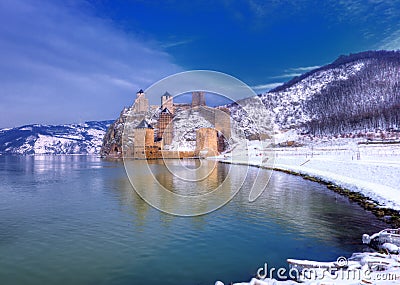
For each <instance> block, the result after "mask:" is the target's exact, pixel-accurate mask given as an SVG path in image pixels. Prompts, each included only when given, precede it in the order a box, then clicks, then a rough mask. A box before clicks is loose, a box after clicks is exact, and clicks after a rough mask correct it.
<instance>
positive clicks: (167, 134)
mask: <svg viewBox="0 0 400 285" xmlns="http://www.w3.org/2000/svg"><path fill="white" fill-rule="evenodd" d="M172 119H173V114H172V113H171V112H170V111H169V109H168V108H164V109H163V110H162V111H161V113H160V117H159V119H158V132H157V138H158V139H162V140H163V144H164V145H169V144H171V143H172V139H173V135H174V134H173V122H172Z"/></svg>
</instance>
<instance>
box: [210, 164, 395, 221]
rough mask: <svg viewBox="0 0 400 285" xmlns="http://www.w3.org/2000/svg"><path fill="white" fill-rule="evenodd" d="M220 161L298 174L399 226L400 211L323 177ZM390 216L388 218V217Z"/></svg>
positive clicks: (269, 168) (282, 169) (263, 167)
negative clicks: (383, 205)
mask: <svg viewBox="0 0 400 285" xmlns="http://www.w3.org/2000/svg"><path fill="white" fill-rule="evenodd" d="M217 161H218V162H220V163H226V164H234V165H246V166H252V167H257V168H261V169H266V170H273V171H279V172H283V173H286V174H290V175H295V176H300V177H302V178H303V179H305V180H309V181H313V182H316V183H319V184H322V185H325V186H326V187H327V188H328V189H329V190H332V191H334V192H335V193H338V194H340V195H342V196H345V197H347V198H348V199H349V200H350V201H352V202H355V203H357V204H358V205H359V206H361V207H362V208H363V209H364V210H366V211H369V212H372V213H373V214H374V215H375V216H376V217H377V218H379V219H381V220H382V221H384V222H386V223H387V224H388V225H390V226H393V227H394V228H400V211H397V210H395V209H392V208H386V207H382V206H381V205H379V202H377V201H374V200H373V199H371V198H369V197H367V196H365V195H363V194H362V193H359V192H355V191H352V190H349V189H346V188H343V187H341V186H339V185H337V184H335V183H333V182H331V181H327V180H325V179H321V178H319V177H317V176H312V175H308V174H304V173H301V172H296V171H292V170H288V169H284V168H278V167H268V166H263V165H255V164H251V163H250V164H246V163H244V162H228V161H226V160H217ZM389 217H390V218H389Z"/></svg>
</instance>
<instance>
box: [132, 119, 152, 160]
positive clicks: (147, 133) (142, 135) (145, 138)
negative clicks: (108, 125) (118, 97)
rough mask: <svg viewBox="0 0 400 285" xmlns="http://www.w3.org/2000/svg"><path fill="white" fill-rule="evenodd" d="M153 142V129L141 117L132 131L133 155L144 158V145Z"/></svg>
mask: <svg viewBox="0 0 400 285" xmlns="http://www.w3.org/2000/svg"><path fill="white" fill-rule="evenodd" d="M153 144H154V129H153V127H152V126H151V125H150V124H149V123H148V122H147V121H146V120H145V119H143V120H142V121H141V122H140V123H139V125H137V127H136V128H135V130H134V131H133V157H134V158H141V159H145V158H146V147H149V146H153Z"/></svg>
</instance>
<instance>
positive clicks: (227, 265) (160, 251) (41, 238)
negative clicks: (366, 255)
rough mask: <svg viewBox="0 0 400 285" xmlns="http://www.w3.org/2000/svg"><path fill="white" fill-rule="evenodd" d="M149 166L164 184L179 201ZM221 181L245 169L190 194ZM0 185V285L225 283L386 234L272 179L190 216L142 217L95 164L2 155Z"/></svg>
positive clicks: (326, 193)
mask: <svg viewBox="0 0 400 285" xmlns="http://www.w3.org/2000/svg"><path fill="white" fill-rule="evenodd" d="M141 163H142V162H137V169H138V171H140V167H142V165H141ZM179 163H180V162H179V161H177V164H179ZM186 163H187V164H188V165H189V166H190V164H196V163H197V162H195V161H191V162H190V161H189V162H186ZM152 167H154V168H155V169H157V173H158V175H159V176H160V177H161V180H162V181H161V182H162V183H164V184H168V185H170V186H171V187H175V188H176V191H177V192H178V193H179V192H180V191H184V190H185V186H182V185H184V184H180V183H176V182H174V181H173V179H172V178H171V177H168V174H165V173H167V172H166V171H164V170H163V167H162V166H161V165H157V163H155V164H154V165H153V166H152ZM228 170H230V171H233V173H235V172H237V173H240V172H241V171H244V170H247V168H246V167H245V166H233V165H226V164H219V165H218V166H217V169H216V174H215V175H214V176H212V177H210V178H209V179H207V180H205V182H204V183H206V184H202V186H201V187H200V188H199V189H198V191H199V192H201V191H204V187H205V186H204V185H211V186H212V185H214V184H218V183H220V182H219V181H220V180H221V179H222V180H223V179H224V175H225V173H227V172H228ZM256 171H257V169H256V168H250V173H249V175H250V177H251V174H252V172H254V173H256ZM0 181H1V182H0V183H1V184H0V185H1V187H0V284H156V283H158V282H162V284H165V285H168V284H214V282H215V281H216V280H221V281H224V282H225V283H226V284H227V283H228V284H229V282H231V281H246V280H249V279H250V278H251V277H252V276H253V275H254V274H255V272H256V271H257V269H258V268H259V267H261V266H262V265H263V264H264V263H265V262H268V264H269V265H270V266H274V267H279V266H284V265H285V264H286V263H285V260H286V258H301V259H306V258H307V259H316V260H321V261H328V260H335V259H336V258H337V257H338V256H340V255H344V256H349V255H350V254H351V253H352V252H354V251H359V250H364V249H365V248H364V247H363V246H362V245H361V242H360V239H361V235H362V233H364V232H368V233H372V232H375V231H378V230H379V229H381V228H383V227H384V226H385V225H384V224H383V223H382V222H380V221H379V220H377V219H376V218H375V217H374V216H373V215H372V214H370V213H368V212H365V211H364V210H362V209H361V208H360V207H359V206H358V205H357V204H353V203H350V202H348V201H347V199H346V198H342V197H340V196H338V195H337V194H335V193H333V192H331V191H330V190H328V189H327V188H326V187H324V186H322V185H319V184H317V183H314V182H311V181H307V180H303V179H302V178H300V177H297V176H291V175H287V174H284V173H279V172H274V173H273V175H272V177H271V181H270V184H269V185H268V188H267V190H266V191H265V192H264V193H263V194H262V196H261V197H260V198H259V199H258V200H256V201H255V202H253V203H249V202H248V196H249V188H250V186H249V185H250V184H251V183H250V182H249V183H245V184H244V186H243V188H242V189H241V191H240V192H239V193H238V194H237V195H236V196H235V197H234V199H233V200H232V201H231V202H230V203H228V204H227V205H225V206H224V207H222V208H221V209H219V210H217V211H215V212H212V213H210V214H207V215H203V216H198V217H177V216H172V215H168V214H165V213H162V212H160V211H158V210H156V209H154V208H152V207H151V206H149V205H148V204H147V203H145V202H144V201H143V200H142V199H141V198H140V197H139V196H138V195H137V194H136V192H135V191H133V189H132V186H131V184H130V182H129V180H128V178H127V175H126V172H125V169H124V166H123V163H122V162H109V161H103V160H101V159H99V158H96V157H85V156H37V157H15V156H0ZM211 186H210V187H211ZM175 188H174V189H175ZM190 191H192V192H193V191H194V192H196V191H197V190H196V189H193V188H192V189H190Z"/></svg>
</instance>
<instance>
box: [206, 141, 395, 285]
mask: <svg viewBox="0 0 400 285" xmlns="http://www.w3.org/2000/svg"><path fill="white" fill-rule="evenodd" d="M242 147H243V146H242ZM339 148H340V149H339ZM382 148H385V150H386V151H388V150H389V152H388V156H387V157H385V156H384V155H382V153H385V152H382ZM244 150H245V151H243V150H242V152H241V151H240V150H239V151H237V152H236V155H238V154H239V155H238V156H235V155H234V154H224V155H220V156H217V157H212V158H209V159H213V160H216V161H218V162H220V163H226V164H237V165H246V166H252V167H257V168H260V169H265V170H273V171H279V172H283V173H286V174H290V175H295V176H300V177H302V178H303V179H305V180H310V181H313V182H317V183H319V184H322V185H325V186H326V187H327V188H328V189H329V190H331V191H334V192H335V193H338V194H340V195H341V196H345V197H347V198H348V199H349V200H350V201H351V202H353V203H357V204H358V205H359V206H360V207H362V208H363V209H364V210H365V211H369V212H372V213H373V214H374V215H375V216H376V217H377V218H378V219H380V220H382V221H384V222H386V223H387V224H388V226H391V227H392V228H400V203H399V202H398V201H399V200H400V199H390V198H391V196H394V198H396V195H397V196H398V197H400V187H399V185H400V183H399V179H400V178H399V175H397V174H398V173H400V159H399V156H400V148H398V146H396V149H393V146H379V150H378V151H377V149H372V151H371V148H370V146H366V147H365V150H366V151H364V153H363V154H362V155H360V149H359V148H357V149H356V150H352V149H349V148H348V147H344V148H343V146H342V145H341V146H337V148H336V149H332V145H331V146H330V148H329V149H323V148H320V149H315V146H313V147H311V148H309V147H305V148H304V147H302V148H296V149H293V148H290V149H287V148H286V149H282V148H280V149H278V150H277V155H276V157H274V159H273V162H272V163H271V161H270V159H268V152H266V151H264V150H263V148H262V143H261V144H260V143H259V144H257V143H255V144H254V143H253V145H252V144H250V145H247V146H246V147H245V148H244ZM338 150H339V151H338ZM321 152H322V153H321ZM341 152H344V154H345V155H343V153H341ZM270 153H271V152H270ZM270 153H269V155H270ZM366 153H368V155H369V156H367V155H365V154H366ZM386 153H387V152H386ZM382 157H384V159H382ZM269 158H271V155H270V156H269ZM354 158H356V160H355V159H354ZM360 160H361V161H360ZM268 161H270V163H267V162H268ZM371 169H372V171H371ZM352 170H353V171H354V172H352ZM346 172H347V173H346ZM368 174H369V175H368ZM380 181H382V182H383V183H382V184H380V183H379V182H380ZM396 185H397V187H396ZM375 187H376V189H375ZM385 191H387V192H385ZM368 194H372V195H368ZM388 197H389V199H388ZM360 238H361V237H360ZM354 254H356V255H357V254H358V255H362V256H363V259H365V260H367V259H368V258H370V257H371V256H374V254H373V253H371V254H369V253H354ZM354 254H353V255H354ZM392 256H393V255H387V256H383V255H382V257H381V258H382V260H380V262H384V263H385V262H387V259H390V258H391V257H392ZM372 258H375V257H372ZM395 262H397V263H400V257H399V256H398V255H397V257H395ZM317 263H318V262H317ZM396 266H398V265H396ZM383 272H385V273H386V274H391V273H393V274H394V276H396V279H395V280H394V281H388V280H380V279H372V280H374V281H375V282H376V283H375V282H374V283H371V282H369V283H364V282H368V280H367V279H365V280H364V279H362V280H358V281H357V280H350V279H349V280H338V279H335V278H333V279H329V277H328V278H327V279H326V280H322V279H319V281H320V282H318V281H317V280H311V279H310V280H309V281H308V282H305V283H303V284H343V285H344V284H346V285H350V284H351V285H353V284H354V285H355V284H382V285H383V284H385V285H386V284H396V282H400V281H398V280H400V271H399V270H394V271H383ZM373 274H378V275H379V274H381V273H379V272H375V273H373ZM324 279H325V278H324ZM378 280H379V281H378ZM396 280H397V281H396ZM325 282H327V283H325ZM360 282H361V283H360ZM392 282H395V283H392ZM223 284H224V283H222V282H220V281H217V282H215V285H223ZM231 284H234V285H272V284H274V285H277V284H282V285H284V284H287V285H289V284H290V285H297V284H300V283H298V281H296V280H286V281H278V280H276V279H273V278H266V279H261V278H260V279H258V278H252V279H251V280H250V281H247V282H231Z"/></svg>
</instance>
